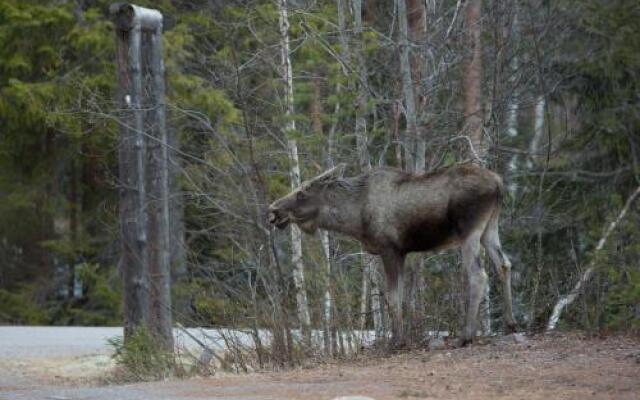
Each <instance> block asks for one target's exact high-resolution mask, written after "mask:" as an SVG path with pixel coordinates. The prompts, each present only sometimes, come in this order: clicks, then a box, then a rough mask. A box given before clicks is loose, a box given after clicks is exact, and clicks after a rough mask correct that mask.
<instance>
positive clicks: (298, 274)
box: [278, 0, 311, 342]
mask: <svg viewBox="0 0 640 400" xmlns="http://www.w3.org/2000/svg"><path fill="white" fill-rule="evenodd" d="M278 14H279V25H280V68H281V73H282V81H283V83H284V88H285V94H284V101H285V118H286V126H285V134H286V136H287V137H288V138H289V139H288V141H287V146H288V154H289V174H290V180H291V188H292V189H296V188H297V187H299V186H300V183H301V179H300V162H299V159H298V145H297V142H296V140H295V139H294V138H293V137H292V134H293V133H294V132H295V130H296V122H295V120H294V119H293V114H294V105H293V70H292V66H291V56H290V54H289V17H288V15H287V0H278ZM291 263H292V264H293V281H294V284H295V287H296V303H297V307H298V320H299V321H300V326H301V328H302V331H303V335H304V336H305V338H306V340H307V342H309V339H310V334H311V331H310V329H311V317H310V314H309V302H308V300H307V291H306V288H305V282H304V281H305V279H304V262H303V259H302V232H301V231H300V228H298V227H297V226H296V225H295V224H291Z"/></svg>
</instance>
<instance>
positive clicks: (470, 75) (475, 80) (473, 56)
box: [463, 0, 486, 161]
mask: <svg viewBox="0 0 640 400" xmlns="http://www.w3.org/2000/svg"><path fill="white" fill-rule="evenodd" d="M480 12H481V0H469V2H468V4H467V8H466V10H465V16H464V21H465V25H466V28H467V31H466V45H467V46H466V47H467V49H468V50H467V51H468V52H469V53H468V54H467V56H466V59H465V67H464V79H463V91H464V116H465V124H466V127H467V132H468V135H469V139H471V146H473V149H475V153H476V154H477V156H478V157H479V158H480V159H481V160H484V158H485V155H486V154H485V153H486V150H485V148H484V143H483V140H482V139H483V126H482V121H483V110H482V43H481V42H480V33H481V28H482V27H481V24H480ZM473 149H470V155H471V157H472V158H475V155H474V152H473ZM476 161H480V160H476Z"/></svg>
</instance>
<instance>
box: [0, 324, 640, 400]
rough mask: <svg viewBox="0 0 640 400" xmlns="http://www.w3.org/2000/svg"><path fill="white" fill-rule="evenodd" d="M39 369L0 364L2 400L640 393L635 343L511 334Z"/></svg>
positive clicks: (601, 396)
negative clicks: (187, 361)
mask: <svg viewBox="0 0 640 400" xmlns="http://www.w3.org/2000/svg"><path fill="white" fill-rule="evenodd" d="M33 371H35V370H32V372H31V373H34V372H33ZM39 374H40V376H38V377H36V376H31V378H35V380H36V381H37V382H46V384H44V385H42V386H41V385H38V384H32V385H31V386H29V387H25V386H24V383H25V382H32V383H33V380H32V379H29V377H28V376H24V375H22V377H21V380H19V381H15V382H10V381H12V380H11V379H8V378H7V376H8V375H7V371H6V370H5V371H4V374H3V371H2V370H0V399H11V400H13V399H40V398H42V399H64V400H67V399H69V400H71V399H85V400H87V399H96V400H99V399H105V400H106V399H108V400H115V399H122V400H134V399H174V400H178V399H304V400H314V399H334V398H336V397H341V396H367V397H369V398H373V399H377V400H382V399H399V398H400V399H527V400H532V399H544V400H550V399H554V400H556V399H558V400H559V399H640V340H639V339H638V338H625V337H619V336H616V337H608V338H584V337H581V336H579V335H554V336H537V337H529V338H526V339H525V340H518V341H516V340H514V339H513V337H512V336H510V337H506V338H496V339H492V340H490V341H488V343H485V344H476V345H473V346H471V347H467V348H463V349H443V350H433V351H429V350H426V349H425V350H412V351H407V352H403V353H399V354H395V355H393V356H389V357H382V356H365V357H362V359H360V360H356V361H342V362H335V363H328V364H323V365H320V366H316V367H313V368H308V369H295V370H290V371H284V372H268V373H253V374H249V375H224V376H213V377H208V378H194V379H188V380H170V381H165V382H155V383H140V384H133V385H119V386H117V385H110V386H95V385H92V384H90V383H87V382H84V383H79V382H71V381H69V380H64V381H60V382H56V381H55V372H54V371H51V370H50V371H48V372H45V371H43V370H40V372H39ZM3 376H4V378H2V377H3ZM21 382H22V383H21Z"/></svg>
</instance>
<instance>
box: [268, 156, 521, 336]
mask: <svg viewBox="0 0 640 400" xmlns="http://www.w3.org/2000/svg"><path fill="white" fill-rule="evenodd" d="M343 169H344V166H343V165H342V166H338V167H336V168H334V169H332V170H330V171H327V172H325V173H324V174H322V175H320V176H318V177H316V178H314V179H311V180H309V181H307V182H305V183H303V184H302V186H301V187H300V188H298V189H297V190H294V191H293V192H292V193H290V194H289V195H287V196H285V197H283V198H281V199H279V200H277V201H275V202H274V203H273V204H272V205H271V206H270V208H269V210H270V213H269V219H270V222H272V223H274V224H276V225H277V226H278V227H280V228H284V227H285V226H286V225H287V224H288V223H289V222H294V223H296V224H298V225H299V226H300V227H301V228H302V229H303V230H304V231H305V232H307V233H313V232H314V231H315V230H316V229H317V228H321V229H327V230H332V231H338V232H342V233H345V234H347V235H350V236H352V237H355V238H357V239H358V240H360V241H361V242H362V244H363V245H364V247H365V249H366V250H367V251H368V252H370V253H372V254H377V255H380V256H381V257H382V259H383V262H384V265H385V272H386V274H387V285H388V292H389V294H390V295H391V297H395V299H392V302H393V303H394V306H395V308H396V313H395V314H396V315H395V316H394V324H393V325H394V327H393V333H394V338H396V339H400V338H401V336H402V321H401V320H400V318H401V314H402V307H401V300H402V270H403V264H404V258H405V256H406V254H407V253H410V252H415V251H434V250H441V249H445V248H450V247H461V248H462V250H463V259H464V261H463V262H464V263H465V269H466V270H467V273H468V275H469V277H470V301H469V312H468V314H469V315H471V317H469V315H468V319H467V327H466V330H465V334H464V340H471V339H472V337H473V336H474V334H475V318H476V317H475V316H476V314H477V308H478V304H479V299H480V298H479V297H478V296H479V294H478V290H484V285H485V283H486V273H485V272H484V270H483V269H482V267H481V266H480V264H479V262H478V251H479V245H480V243H481V242H482V245H484V246H485V247H486V248H487V249H488V250H489V254H490V256H491V258H492V260H493V262H494V263H495V264H496V266H497V267H498V269H499V270H501V271H502V270H508V269H509V268H510V263H509V260H508V258H507V257H506V255H505V254H504V253H503V252H502V249H501V246H500V242H499V238H498V233H497V229H498V223H497V222H498V218H499V212H500V205H501V200H502V194H503V185H502V180H501V178H500V177H499V176H498V175H497V174H495V173H494V172H491V171H489V170H487V169H484V168H481V167H478V166H475V165H471V164H465V165H459V166H455V167H451V168H446V169H442V170H438V171H435V172H430V173H425V174H419V175H413V174H409V173H406V172H403V171H400V170H396V169H391V168H381V169H375V170H372V171H370V172H367V173H365V174H363V175H360V176H357V177H354V178H342V171H343ZM500 276H501V278H503V277H504V278H503V283H505V282H507V283H509V286H510V278H507V277H506V273H502V274H501V275H500ZM505 285H506V284H505ZM503 289H504V290H505V291H506V290H507V288H506V287H504V288H503ZM507 300H508V301H509V305H508V307H507V311H508V313H509V315H507V316H506V320H507V322H508V324H509V325H510V326H513V325H514V322H513V317H512V316H511V304H510V303H511V294H510V287H509V288H508V299H507V294H506V293H505V301H507Z"/></svg>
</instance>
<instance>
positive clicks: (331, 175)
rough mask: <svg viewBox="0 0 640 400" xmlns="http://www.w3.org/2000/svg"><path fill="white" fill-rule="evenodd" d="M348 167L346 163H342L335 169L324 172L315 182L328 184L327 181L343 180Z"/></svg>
mask: <svg viewBox="0 0 640 400" xmlns="http://www.w3.org/2000/svg"><path fill="white" fill-rule="evenodd" d="M346 167H347V164H345V163H340V164H338V165H336V166H335V167H333V168H331V169H329V170H327V171H325V172H323V173H322V174H320V175H318V176H317V177H316V178H315V179H314V181H316V182H319V181H322V182H326V181H332V180H335V179H340V178H342V175H344V170H345V168H346Z"/></svg>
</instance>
